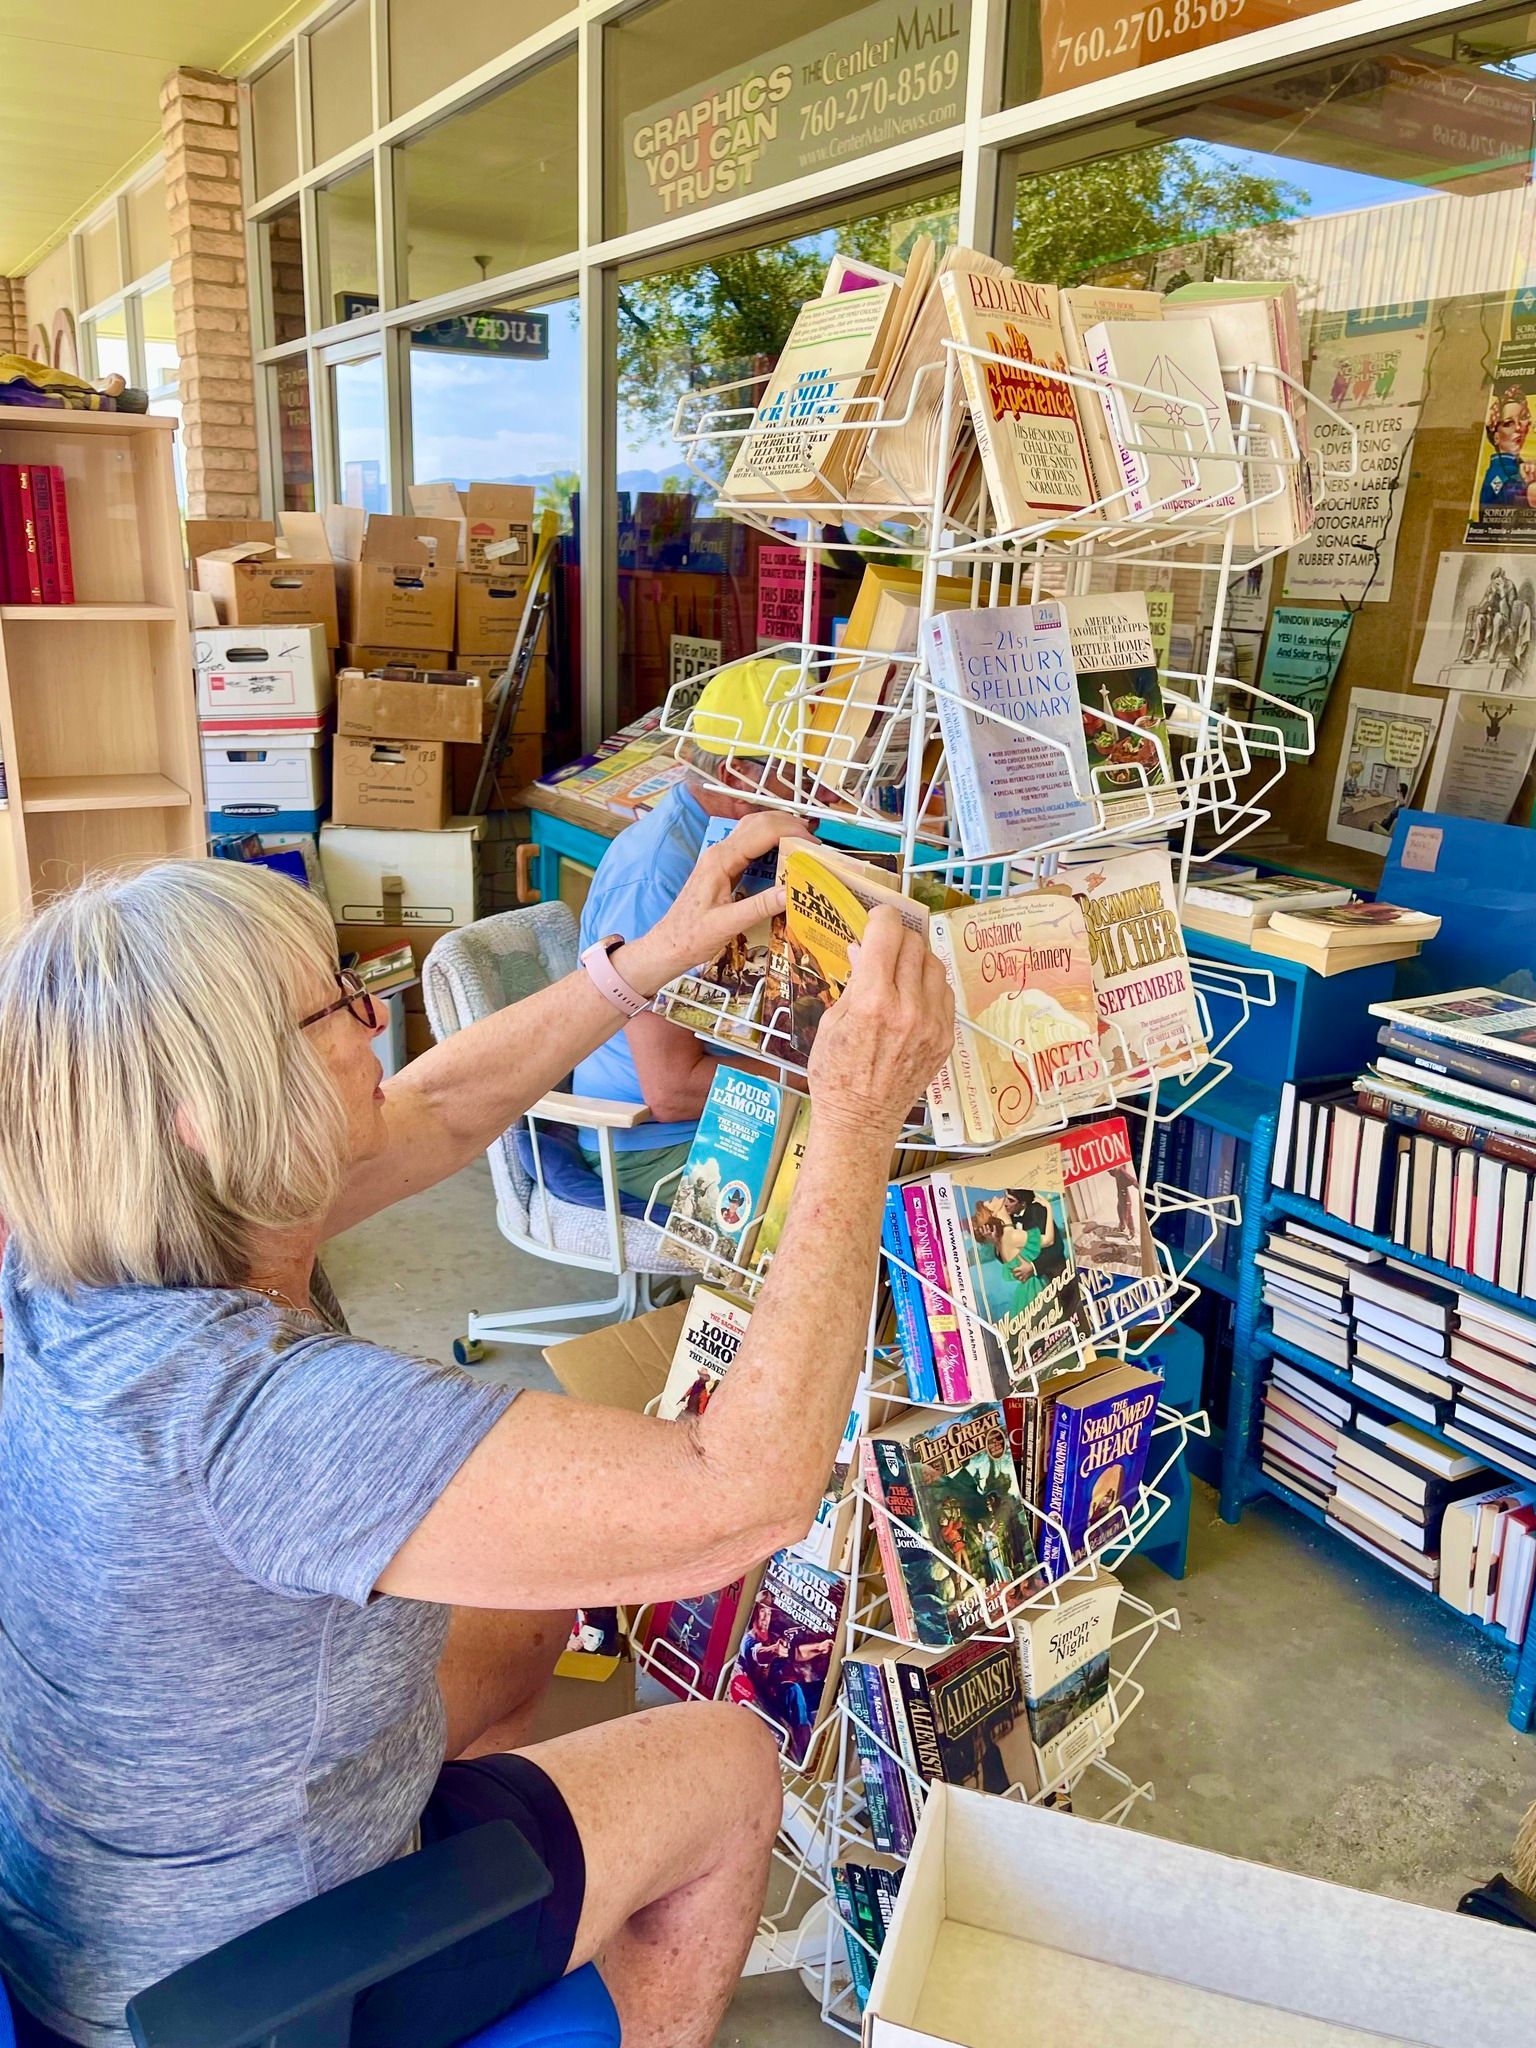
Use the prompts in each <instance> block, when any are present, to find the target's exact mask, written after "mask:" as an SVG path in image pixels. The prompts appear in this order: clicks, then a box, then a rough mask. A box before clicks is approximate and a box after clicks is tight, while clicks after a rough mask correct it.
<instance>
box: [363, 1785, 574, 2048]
mask: <svg viewBox="0 0 1536 2048" xmlns="http://www.w3.org/2000/svg"><path fill="white" fill-rule="evenodd" d="M491 1820H509V1821H512V1822H513V1823H514V1824H515V1826H516V1827H517V1829H518V1831H519V1833H520V1834H521V1835H522V1837H523V1839H524V1840H525V1841H526V1842H527V1844H528V1846H529V1847H530V1848H531V1849H532V1850H533V1852H534V1854H535V1855H536V1856H537V1857H538V1859H539V1861H540V1862H541V1863H542V1864H543V1865H544V1867H545V1869H546V1870H548V1872H549V1873H550V1875H551V1877H553V1879H554V1888H553V1889H552V1891H551V1892H550V1893H549V1896H548V1897H547V1898H545V1899H541V1900H540V1901H539V1903H538V1904H537V1905H536V1906H530V1907H528V1908H527V1910H526V1911H525V1912H522V1913H518V1914H516V1915H514V1917H513V1918H512V1919H510V1920H508V1921H505V1922H503V1924H502V1925H501V1926H500V1927H491V1928H487V1929H486V1930H485V1931H484V1932H483V1933H481V1934H476V1935H472V1936H471V1937H470V1938H469V1940H467V1941H461V1942H459V1943H458V1944H457V1945H456V1946H455V1947H453V1948H450V1949H445V1950H444V1951H443V1953H442V1954H441V1955H439V1956H434V1957H433V1958H432V1959H431V1960H430V1961H429V1962H424V1963H417V1964H416V1965H415V1966H414V1967H413V1968H411V1969H409V1970H405V1971H402V1972H401V1974H400V1975H399V1976H398V1977H392V1978H391V1979H390V1981H389V1982H388V1983H387V1984H381V1985H379V1986H378V1988H377V1989H376V1990H374V1991H370V1992H367V1993H365V1994H364V1996H363V1997H362V1998H360V1999H359V2000H358V2004H357V2012H356V2015H355V2017H354V2019H353V2023H352V2048H402V2044H404V2043H406V2042H409V2043H411V2044H412V2048H450V2044H451V2043H454V2042H458V2041H462V2040H464V2039H466V2038H467V2037H468V2036H470V2035H472V2034H475V2033H478V2032H479V2030H480V2029H481V2028H482V2027H486V2026H489V2025H490V2023H491V2021H492V2020H496V2019H500V2017H501V2016H502V2014H503V2013H508V2012H511V2011H512V2009H513V2007H514V2006H518V2005H521V2004H522V2003H523V2002H524V2001H525V2000H526V1999H529V1998H532V1997H533V1996H534V1994H535V1993H536V1992H539V1991H542V1990H543V1989H544V1988H545V1986H546V1985H549V1984H554V1983H556V1982H557V1981H558V1980H559V1979H560V1978H561V1977H563V1976H564V1975H565V1973H566V1970H567V1968H568V1967H569V1964H570V1960H571V1949H572V1946H573V1945H574V1943H575V1940H576V1926H577V1922H578V1921H579V1920H580V1918H581V1907H582V1901H583V1899H584V1898H585V1896H586V1889H587V1860H586V1857H585V1856H584V1854H583V1853H582V1847H581V1837H580V1835H578V1834H577V1832H576V1823H575V1822H574V1821H573V1820H572V1819H571V1814H570V1808H569V1807H568V1806H567V1805H566V1803H565V1800H564V1798H563V1797H562V1796H561V1794H560V1791H559V1789H558V1788H557V1787H556V1785H555V1784H554V1782H553V1781H552V1780H551V1779H550V1778H548V1777H546V1776H545V1774H544V1772H543V1771H541V1770H540V1769H539V1767H538V1765H537V1764H534V1763H530V1762H529V1761H528V1759H527V1757H523V1756H483V1757H476V1758H475V1759H474V1760H473V1762H470V1763H452V1764H445V1765H444V1766H443V1768H442V1770H441V1771H440V1772H439V1774H438V1779H437V1784H436V1786H435V1787H434V1788H433V1792H432V1797H431V1798H430V1799H429V1800H428V1801H427V1805H426V1810H425V1812H424V1813H423V1814H422V1816H421V1846H422V1847H423V1849H429V1848H430V1847H431V1846H432V1844H433V1843H434V1842H443V1841H446V1840H447V1839H448V1837H449V1836H450V1835H461V1834H463V1833H464V1832H465V1830H466V1829H467V1828H475V1827H480V1826H481V1825H482V1824H483V1823H484V1822H486V1821H491Z"/></svg>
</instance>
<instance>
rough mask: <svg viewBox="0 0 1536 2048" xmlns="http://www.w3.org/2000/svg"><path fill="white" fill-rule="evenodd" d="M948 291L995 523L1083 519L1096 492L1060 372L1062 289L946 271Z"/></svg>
mask: <svg viewBox="0 0 1536 2048" xmlns="http://www.w3.org/2000/svg"><path fill="white" fill-rule="evenodd" d="M939 287H940V290H941V291H942V292H943V295H944V305H945V310H946V311H947V313H948V315H949V326H950V332H951V334H952V335H953V336H954V338H955V340H956V341H958V342H962V343H964V344H965V347H964V348H963V349H962V351H961V354H960V370H961V376H962V378H963V380H964V384H965V395H966V399H967V401H968V403H969V406H970V413H971V424H972V427H973V428H974V431H975V435H976V445H977V448H978V450H979V451H980V455H981V464H982V469H983V471H984V473H985V475H986V479H987V488H988V490H989V491H990V492H991V494H992V503H993V513H994V519H995V523H996V525H997V526H998V527H999V528H1000V529H1003V530H1006V531H1012V530H1014V529H1016V528H1019V527H1026V526H1029V525H1030V524H1032V523H1035V522H1038V521H1039V520H1040V518H1041V517H1042V515H1049V514H1069V513H1074V512H1081V511H1082V510H1083V508H1084V507H1085V506H1086V505H1089V504H1091V503H1092V501H1093V496H1094V489H1093V484H1092V482H1091V481H1090V478H1089V474H1088V451H1087V448H1086V446H1085V444H1084V440H1083V430H1082V426H1081V423H1080V422H1079V420H1078V416H1077V404H1076V399H1075V396H1074V393H1073V390H1072V387H1071V385H1070V384H1068V383H1066V382H1064V381H1063V380H1062V378H1061V376H1060V374H1059V373H1060V372H1062V371H1064V370H1065V369H1066V367H1067V355H1066V343H1065V341H1064V340H1063V338H1062V332H1061V321H1060V318H1059V313H1058V303H1057V292H1056V287H1055V286H1054V285H1050V284H1026V283H1025V282H1024V280H1023V279H1022V278H1017V277H986V276H983V275H981V274H980V273H979V272H977V271H974V270H960V271H947V272H946V273H945V274H944V275H943V276H942V277H941V278H940V279H939ZM972 349H980V350H983V351H985V352H986V355H988V356H991V357H1001V358H1002V359H1003V360H1001V361H986V360H983V358H982V357H981V356H978V355H973V354H971V353H969V351H970V350H972ZM1042 369H1045V370H1047V371H1054V372H1056V373H1058V374H1057V375H1055V376H1042V375H1041V374H1040V372H1041V370H1042Z"/></svg>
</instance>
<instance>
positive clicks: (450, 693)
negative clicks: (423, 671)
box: [336, 669, 485, 746]
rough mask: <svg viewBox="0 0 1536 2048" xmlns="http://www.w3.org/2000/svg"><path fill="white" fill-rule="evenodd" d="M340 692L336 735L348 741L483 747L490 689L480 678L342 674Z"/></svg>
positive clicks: (339, 681) (357, 670)
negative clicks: (438, 742)
mask: <svg viewBox="0 0 1536 2048" xmlns="http://www.w3.org/2000/svg"><path fill="white" fill-rule="evenodd" d="M336 688H337V706H338V708H337V713H336V730H337V731H338V732H339V733H341V734H342V735H343V736H344V737H346V738H348V739H391V740H458V741H462V742H467V743H468V744H469V745H470V746H478V745H479V743H480V733H481V726H482V722H483V718H484V713H485V686H484V684H483V683H482V682H481V681H480V680H479V678H478V677H476V678H475V679H473V680H472V681H465V682H457V683H433V682H425V681H422V680H419V679H418V678H416V677H410V678H406V677H391V676H370V675H365V674H364V673H363V671H362V670H361V669H343V670H342V672H341V675H340V676H339V677H338V679H337V686H336Z"/></svg>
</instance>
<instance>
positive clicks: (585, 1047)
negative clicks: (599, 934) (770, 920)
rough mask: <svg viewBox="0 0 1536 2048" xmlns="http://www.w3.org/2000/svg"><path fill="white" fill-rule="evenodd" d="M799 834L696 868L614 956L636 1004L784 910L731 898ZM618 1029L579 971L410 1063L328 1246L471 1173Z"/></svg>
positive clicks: (617, 1019)
mask: <svg viewBox="0 0 1536 2048" xmlns="http://www.w3.org/2000/svg"><path fill="white" fill-rule="evenodd" d="M803 829H804V827H803V826H801V825H800V823H799V821H798V820H796V819H794V818H791V817H787V816H781V815H778V814H774V815H772V816H770V815H767V814H761V815H758V816H756V817H751V818H745V819H743V820H742V822H741V823H740V824H739V825H738V826H737V827H736V829H735V830H734V831H733V832H732V833H731V834H730V836H729V837H728V838H726V839H723V840H721V841H720V843H719V844H718V845H717V846H712V847H709V848H707V849H706V850H705V851H704V852H703V853H702V854H701V855H700V856H699V861H698V865H697V866H696V867H695V868H694V871H693V873H692V875H691V876H690V877H689V880H688V885H687V887H686V888H685V889H684V890H683V893H682V894H681V895H680V896H679V897H678V899H677V901H676V903H675V904H674V905H673V906H672V908H671V910H669V911H668V912H667V915H666V916H665V917H664V918H663V919H662V920H661V922H660V923H659V924H657V925H655V926H654V927H653V928H652V929H651V930H650V931H649V932H647V933H646V934H645V936H644V938H641V939H636V940H634V941H633V942H632V943H630V944H629V945H626V946H623V947H621V948H620V949H619V950H618V951H617V952H616V953H615V954H614V956H613V962H614V966H615V967H616V968H617V969H618V971H619V973H620V974H621V975H622V976H623V977H624V979H625V980H626V981H627V982H628V983H629V984H630V986H631V987H632V988H633V989H635V990H636V991H637V992H638V993H639V994H641V995H647V996H649V995H654V994H655V993H656V991H657V990H658V989H660V988H662V987H663V986H664V985H665V984H666V983H667V982H669V981H671V980H672V979H673V978H674V977H675V976H676V975H679V974H682V973H684V972H685V971H686V970H687V969H688V968H690V967H695V966H697V965H698V964H699V963H700V962H701V961H706V960H711V959H713V958H714V956H715V954H716V953H718V952H719V951H720V950H721V949H722V947H724V946H725V944H726V943H727V941H728V940H730V939H732V938H733V937H734V936H735V935H736V933H737V932H740V931H745V930H746V929H747V928H748V926H750V925H752V924H754V923H756V922H757V920H758V919H760V918H762V917H765V916H767V915H769V914H770V913H771V912H772V911H774V910H775V909H777V908H778V907H779V902H780V900H781V897H780V892H777V891H773V890H769V891H766V892H764V893H763V894H762V895H759V896H755V897H750V898H747V899H746V900H745V901H743V902H740V903H737V902H734V901H733V900H732V895H731V892H732V890H733V889H734V888H735V886H736V883H737V881H738V880H739V879H740V877H741V875H742V874H743V873H744V872H745V870H746V867H747V865H748V863H749V862H750V861H753V860H755V859H756V858H757V857H758V856H759V855H760V854H762V853H765V852H766V851H767V849H768V848H769V847H770V846H772V845H773V844H774V843H775V842H776V841H777V840H779V839H781V838H782V837H783V836H784V834H785V833H786V832H795V831H802V830H803ZM623 1022H624V1019H623V1017H622V1016H621V1015H620V1013H619V1012H618V1011H617V1010H616V1009H615V1008H614V1006H613V1005H612V1004H611V1003H610V1002H609V1001H608V1000H607V998H606V997H604V996H602V995H600V994H599V993H598V991H597V989H596V988H595V987H594V986H593V984H592V982H591V980H590V979H589V977H588V976H587V975H586V974H585V973H584V972H583V971H582V970H580V969H578V970H577V972H576V973H575V974H569V975H567V976H566V977H565V979H564V980H563V981H558V982H556V983H555V984H554V986H553V987H551V988H546V989H540V991H539V993H538V994H537V995H534V996H529V997H527V998H526V999H525V1000H524V1001H522V1002H520V1003H513V1004H511V1005H509V1006H508V1008H506V1009H505V1010H500V1011H498V1012H497V1014H496V1015H495V1016H494V1017H486V1018H483V1019H482V1020H481V1021H480V1022H479V1023H478V1024H471V1025H469V1026H467V1027H466V1028H465V1029H464V1030H463V1031H456V1032H455V1033H454V1035H453V1036H452V1038H449V1039H445V1040H444V1042H443V1043H442V1044H441V1045H436V1046H434V1047H433V1048H432V1050H431V1051H430V1052H426V1053H423V1054H422V1055H421V1057H420V1059H416V1060H412V1062H411V1064H410V1065H409V1066H408V1067H407V1068H406V1069H405V1071H404V1072H403V1073H402V1074H398V1075H396V1076H395V1077H394V1078H393V1079H392V1080H390V1081H387V1082H386V1083H385V1085H384V1101H385V1109H384V1122H385V1127H386V1130H387V1133H388V1136H387V1139H386V1142H385V1145H384V1148H383V1150H382V1151H381V1152H379V1153H377V1154H375V1155H374V1157H372V1158H370V1159H367V1160H363V1161H360V1162H359V1163H358V1164H357V1165H356V1166H354V1168H353V1169H352V1172H351V1174H350V1175H349V1177H348V1180H347V1185H346V1188H345V1191H344V1192H343V1194H342V1196H341V1199H340V1201H338V1202H337V1204H336V1206H335V1208H334V1209H333V1210H332V1211H331V1213H330V1215H329V1216H328V1217H327V1219H326V1223H325V1236H326V1237H335V1236H336V1235H337V1234H338V1233H339V1232H341V1231H343V1230H349V1229H351V1227H352V1225H353V1224H354V1223H361V1222H362V1221H363V1219H364V1218H365V1217H368V1216H372V1215H375V1214H377V1212H378V1211H379V1210H380V1209H387V1208H388V1207H389V1206H390V1204H391V1203H392V1202H400V1201H404V1199H405V1197H406V1196H407V1195H419V1194H420V1193H421V1191H422V1190H423V1188H430V1187H433V1186H435V1185H436V1184H437V1182H438V1181H440V1180H445V1179H446V1178H447V1177H448V1175H449V1174H450V1173H457V1172H458V1170H459V1168H460V1167H461V1166H467V1165H468V1164H469V1162H470V1161H471V1160H472V1159H475V1158H477V1157H478V1156H479V1154H480V1153H482V1152H483V1151H484V1150H485V1149H486V1147H487V1146H488V1145H490V1144H493V1143H494V1142H495V1140H496V1139H497V1138H499V1137H500V1136H501V1134H502V1132H503V1131H505V1130H506V1129H507V1128H508V1127H509V1126H510V1125H512V1124H514V1123H515V1122H516V1121H517V1119H518V1118H519V1117H520V1116H521V1115H522V1114H523V1113H524V1111H525V1110H527V1109H529V1108H531V1107H532V1105H533V1104H534V1103H535V1102H537V1101H538V1099H539V1097H540V1096H541V1095H547V1094H548V1093H549V1091H550V1090H551V1089H552V1088H555V1087H557V1086H558V1085H559V1083H560V1082H561V1081H562V1080H563V1079H564V1078H565V1076H566V1075H567V1074H568V1073H569V1072H570V1071H571V1069H572V1067H574V1066H575V1065H576V1063H577V1061H578V1060H583V1059H585V1058H586V1056H587V1054H588V1053H590V1052H593V1051H595V1050H596V1048H597V1047H598V1046H600V1045H601V1044H602V1043H603V1041H604V1039H606V1038H611V1037H612V1036H613V1034H614V1032H615V1031H617V1030H618V1029H619V1028H620V1027H621V1025H622V1024H623Z"/></svg>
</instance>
